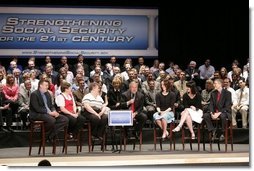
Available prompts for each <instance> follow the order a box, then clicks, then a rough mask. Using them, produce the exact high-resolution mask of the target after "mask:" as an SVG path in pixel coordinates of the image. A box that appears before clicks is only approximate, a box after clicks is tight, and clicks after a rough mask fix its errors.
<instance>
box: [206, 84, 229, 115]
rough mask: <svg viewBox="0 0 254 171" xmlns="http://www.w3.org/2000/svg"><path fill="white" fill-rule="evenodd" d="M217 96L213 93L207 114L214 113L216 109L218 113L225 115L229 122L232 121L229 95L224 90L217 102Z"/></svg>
mask: <svg viewBox="0 0 254 171" xmlns="http://www.w3.org/2000/svg"><path fill="white" fill-rule="evenodd" d="M217 94H218V91H213V92H212V93H211V97H210V105H209V112H212V113H214V112H215V109H216V107H217V108H218V111H219V112H222V113H226V114H227V117H228V119H229V120H231V119H232V115H231V106H232V100H231V93H230V92H229V91H227V90H225V89H222V91H221V97H220V100H219V101H218V102H217Z"/></svg>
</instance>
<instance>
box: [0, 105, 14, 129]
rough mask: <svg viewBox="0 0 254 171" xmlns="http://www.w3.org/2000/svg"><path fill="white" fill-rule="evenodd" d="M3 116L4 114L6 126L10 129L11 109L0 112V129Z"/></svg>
mask: <svg viewBox="0 0 254 171" xmlns="http://www.w3.org/2000/svg"><path fill="white" fill-rule="evenodd" d="M3 114H5V118H6V126H7V127H10V126H11V125H12V110H11V109H4V110H0V127H2V126H3V124H4V123H3Z"/></svg>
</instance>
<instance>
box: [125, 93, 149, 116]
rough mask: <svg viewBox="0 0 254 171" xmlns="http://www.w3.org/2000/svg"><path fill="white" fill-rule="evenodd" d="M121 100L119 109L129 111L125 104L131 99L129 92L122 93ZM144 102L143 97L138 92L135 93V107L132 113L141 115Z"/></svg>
mask: <svg viewBox="0 0 254 171" xmlns="http://www.w3.org/2000/svg"><path fill="white" fill-rule="evenodd" d="M122 99H123V101H122V103H121V107H122V108H123V109H129V108H130V107H131V105H129V106H127V103H126V102H127V101H129V100H130V99H131V91H130V90H127V91H126V92H124V93H123V98H122ZM144 102H145V97H144V95H143V94H142V93H141V92H139V91H138V92H137V93H136V97H135V101H134V106H135V110H134V112H137V113H138V114H139V113H141V112H142V111H143V106H144Z"/></svg>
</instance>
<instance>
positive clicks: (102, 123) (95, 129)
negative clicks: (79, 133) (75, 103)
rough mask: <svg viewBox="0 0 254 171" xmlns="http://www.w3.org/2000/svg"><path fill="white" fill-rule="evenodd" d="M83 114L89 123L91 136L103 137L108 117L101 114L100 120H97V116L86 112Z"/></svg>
mask: <svg viewBox="0 0 254 171" xmlns="http://www.w3.org/2000/svg"><path fill="white" fill-rule="evenodd" d="M83 114H84V115H85V117H86V118H87V119H88V120H89V121H90V122H91V127H92V135H93V136H96V137H103V134H104V132H105V129H106V125H107V124H108V115H105V114H103V115H101V118H98V116H96V115H94V114H91V113H89V112H87V111H85V112H84V113H83Z"/></svg>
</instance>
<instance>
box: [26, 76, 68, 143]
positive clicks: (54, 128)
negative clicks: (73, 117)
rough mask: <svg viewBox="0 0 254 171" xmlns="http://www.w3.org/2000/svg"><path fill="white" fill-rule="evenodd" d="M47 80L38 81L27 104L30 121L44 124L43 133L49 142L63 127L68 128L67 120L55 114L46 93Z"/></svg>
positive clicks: (49, 96)
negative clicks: (37, 85)
mask: <svg viewBox="0 0 254 171" xmlns="http://www.w3.org/2000/svg"><path fill="white" fill-rule="evenodd" d="M49 84H50V83H49V81H48V80H40V81H39V87H38V90H35V91H33V92H32V93H31V96H30V104H29V117H30V120H41V121H44V122H45V131H46V134H47V135H48V139H49V140H50V141H51V140H52V139H54V138H55V136H56V135H57V134H58V133H59V132H60V130H62V129H63V128H64V127H65V126H68V122H69V120H68V118H67V117H65V116H63V115H60V114H59V113H58V112H56V110H55V107H54V105H53V104H52V99H51V95H50V94H49V92H48V87H49Z"/></svg>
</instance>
